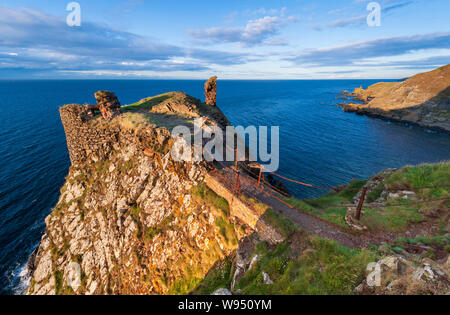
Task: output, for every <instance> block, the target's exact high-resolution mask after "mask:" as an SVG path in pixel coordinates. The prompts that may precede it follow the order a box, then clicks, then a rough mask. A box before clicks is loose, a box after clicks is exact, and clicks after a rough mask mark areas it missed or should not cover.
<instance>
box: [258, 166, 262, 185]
mask: <svg viewBox="0 0 450 315" xmlns="http://www.w3.org/2000/svg"><path fill="white" fill-rule="evenodd" d="M261 175H262V166H261V167H260V168H259V177H258V187H259V186H261Z"/></svg>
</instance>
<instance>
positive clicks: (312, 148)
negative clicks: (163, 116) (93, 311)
mask: <svg viewBox="0 0 450 315" xmlns="http://www.w3.org/2000/svg"><path fill="white" fill-rule="evenodd" d="M380 81H386V80H292V81H286V80H281V81H270V80H254V81H238V80H220V81H219V82H218V97H217V103H218V106H219V107H220V108H221V110H222V111H223V112H224V113H225V115H226V116H227V117H228V118H229V120H230V121H231V122H232V124H233V125H234V126H243V127H247V126H269V127H270V126H279V130H280V137H279V170H278V173H279V174H281V175H283V176H286V177H289V178H292V179H296V180H299V181H302V182H307V183H311V184H314V185H318V186H336V185H341V184H345V183H347V182H349V181H350V180H352V179H354V178H358V179H364V178H368V177H370V176H371V175H374V174H376V173H378V172H379V171H381V170H383V169H386V168H399V167H403V166H405V165H416V164H420V163H425V162H439V161H446V160H450V136H449V134H445V133H440V132H436V131H432V130H427V129H424V128H420V127H417V126H412V125H408V124H404V123H394V122H388V121H385V120H381V119H374V118H369V117H365V116H358V115H356V114H349V113H344V112H343V111H342V110H341V108H339V107H338V106H335V105H333V104H336V103H339V102H341V101H340V100H339V99H337V96H338V94H339V93H340V92H341V91H343V90H348V91H351V90H353V89H354V88H356V87H360V86H363V87H364V88H365V87H367V86H369V85H371V84H374V83H376V82H380ZM203 84H204V81H199V80H61V81H58V80H42V81H37V80H33V81H0V121H1V122H2V124H1V128H0V294H2V295H4V294H23V293H24V291H25V289H26V287H27V286H28V284H29V277H28V272H27V268H26V262H27V259H28V257H29V255H30V254H31V253H32V252H33V250H34V249H35V248H36V247H37V246H38V244H39V240H40V239H41V237H42V235H43V233H44V231H45V222H44V220H45V217H46V216H48V215H49V214H50V212H51V211H52V208H53V207H54V206H55V205H56V202H57V200H58V196H59V189H60V187H61V186H62V185H63V183H64V178H65V176H66V175H67V173H68V169H69V166H70V161H69V155H68V152H67V147H66V139H65V135H64V130H63V127H62V124H61V121H60V118H59V113H58V108H59V107H60V106H62V105H64V104H71V103H77V104H95V99H94V93H95V92H96V91H98V90H109V91H112V92H114V93H115V94H116V95H117V97H118V98H119V101H120V102H121V103H122V104H123V105H124V104H130V103H134V102H136V101H138V100H140V99H142V98H145V97H148V96H152V95H157V94H161V93H164V92H168V91H184V92H186V93H188V94H190V95H192V96H195V97H197V98H201V99H203ZM286 186H287V188H288V189H289V190H290V191H291V193H292V194H293V195H294V196H295V197H297V198H312V197H317V196H320V195H322V194H325V193H326V192H327V191H326V190H323V189H318V188H309V187H302V186H298V185H296V184H292V183H286Z"/></svg>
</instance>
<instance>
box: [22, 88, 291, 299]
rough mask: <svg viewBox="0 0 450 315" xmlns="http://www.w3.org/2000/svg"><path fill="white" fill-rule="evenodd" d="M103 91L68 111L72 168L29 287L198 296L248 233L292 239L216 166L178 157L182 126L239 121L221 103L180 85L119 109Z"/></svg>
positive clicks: (32, 291)
mask: <svg viewBox="0 0 450 315" xmlns="http://www.w3.org/2000/svg"><path fill="white" fill-rule="evenodd" d="M208 93H209V94H208V95H211V89H209V90H208ZM213 93H215V90H214V91H213ZM97 95H101V98H100V101H99V104H98V105H84V106H81V105H77V104H72V105H65V106H63V107H61V108H60V115H61V119H62V122H63V126H64V130H65V133H66V138H67V145H68V149H69V155H70V159H71V162H72V166H71V167H70V170H69V174H68V176H67V177H66V182H65V184H64V185H63V187H62V188H61V195H60V197H59V201H58V203H57V205H56V207H55V208H54V209H53V212H52V213H51V214H50V215H49V216H48V217H47V218H46V226H47V228H46V232H45V234H44V235H43V237H42V239H41V242H40V245H39V247H38V249H37V250H36V251H35V252H34V254H33V255H32V257H31V258H30V261H29V269H31V271H32V280H31V283H30V287H29V289H28V291H27V293H28V294H38V295H41V294H169V293H188V292H189V290H192V289H193V287H191V285H192V283H191V282H192V281H193V279H195V280H196V279H203V278H204V277H205V275H206V274H207V272H208V271H209V269H210V268H212V267H213V266H214V264H216V263H217V262H219V261H222V260H224V259H226V258H227V257H229V256H230V255H231V256H232V255H234V254H233V253H235V252H236V250H237V249H238V246H239V242H240V240H243V239H244V238H245V239H247V237H249V236H251V238H252V239H254V240H266V241H269V242H272V243H276V242H280V241H283V237H282V235H281V234H280V233H279V232H277V230H276V229H275V228H272V227H271V226H270V224H267V223H266V222H264V220H263V219H260V218H259V215H258V214H257V212H255V211H254V210H253V209H251V208H250V207H249V206H247V205H246V204H244V203H243V202H240V201H237V200H236V202H234V204H233V207H230V205H229V201H231V199H232V198H233V196H232V195H231V194H230V193H229V192H227V191H226V189H225V188H224V187H222V186H221V184H220V183H219V182H218V181H215V180H214V178H213V177H212V176H210V175H209V172H210V171H211V167H212V166H211V164H210V163H207V162H205V161H203V160H202V161H199V162H195V161H192V162H183V161H181V162H180V161H175V160H174V159H173V157H172V154H171V150H172V148H173V146H174V143H175V140H176V139H174V138H172V137H171V133H170V130H171V129H172V128H173V127H175V126H179V125H182V126H186V127H188V128H189V129H192V128H193V119H194V118H200V119H201V121H202V122H203V123H204V124H205V127H207V126H208V125H210V126H219V127H220V128H224V127H225V126H227V125H229V121H228V120H227V118H226V117H225V116H224V115H223V113H222V112H221V111H220V109H219V108H218V107H217V106H210V105H206V104H204V103H202V102H201V101H200V100H198V99H195V98H193V97H191V96H188V95H186V94H184V93H183V92H170V93H166V94H162V95H158V96H155V97H149V98H146V99H143V100H141V101H139V102H137V103H135V104H131V105H128V106H122V107H121V108H120V109H119V108H118V107H117V105H116V104H118V101H117V99H116V97H115V96H114V95H113V94H112V93H109V92H106V91H104V92H101V93H100V92H99V93H97V94H96V96H97ZM109 100H111V101H109ZM111 104H113V105H115V106H111ZM100 114H101V115H100ZM208 184H209V185H210V186H211V185H213V186H214V190H216V191H218V192H221V193H223V194H224V196H225V199H224V198H222V197H220V196H219V195H217V194H216V193H215V192H214V191H213V190H211V189H210V188H208ZM227 198H228V200H227ZM258 233H259V234H258ZM77 274H78V276H79V278H80V279H79V282H78V283H77V282H74V281H75V280H76V278H77ZM72 278H74V279H75V280H74V281H71V279H72Z"/></svg>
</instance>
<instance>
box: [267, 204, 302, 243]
mask: <svg viewBox="0 0 450 315" xmlns="http://www.w3.org/2000/svg"><path fill="white" fill-rule="evenodd" d="M261 218H262V219H263V220H264V221H265V222H267V223H268V224H270V225H271V226H273V227H274V228H275V229H276V230H277V231H278V232H279V233H281V235H283V236H284V237H288V236H289V235H291V234H292V233H293V232H294V231H295V230H297V229H298V228H297V226H296V225H295V224H294V223H293V222H292V221H291V220H289V219H288V218H286V217H285V216H284V215H282V214H280V213H278V212H276V211H274V210H273V209H272V208H269V207H268V208H267V209H266V211H265V212H264V214H263V215H262V217H261Z"/></svg>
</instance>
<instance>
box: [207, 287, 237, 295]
mask: <svg viewBox="0 0 450 315" xmlns="http://www.w3.org/2000/svg"><path fill="white" fill-rule="evenodd" d="M211 295H232V294H231V292H230V291H229V290H228V289H225V288H220V289H217V290H216V291H214V292H213V293H212V294H211Z"/></svg>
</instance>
